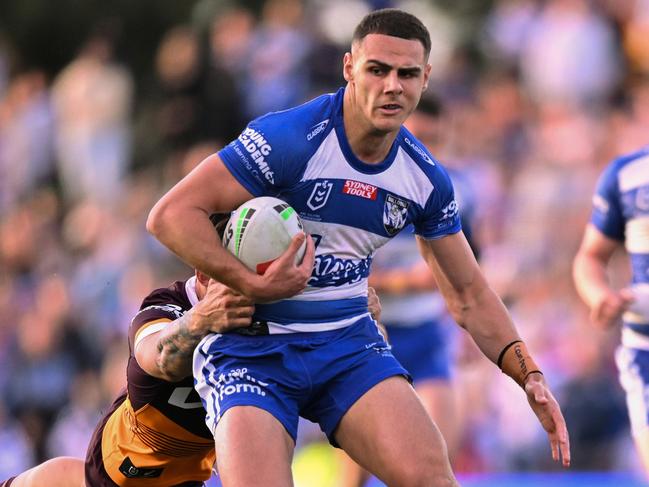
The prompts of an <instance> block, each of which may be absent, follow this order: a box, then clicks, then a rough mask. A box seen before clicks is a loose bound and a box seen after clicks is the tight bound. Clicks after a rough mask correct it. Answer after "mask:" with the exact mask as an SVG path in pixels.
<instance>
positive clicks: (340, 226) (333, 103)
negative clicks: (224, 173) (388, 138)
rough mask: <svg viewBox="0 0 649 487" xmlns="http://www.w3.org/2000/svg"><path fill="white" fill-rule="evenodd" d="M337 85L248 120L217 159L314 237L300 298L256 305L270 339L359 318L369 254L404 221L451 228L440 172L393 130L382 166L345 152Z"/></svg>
mask: <svg viewBox="0 0 649 487" xmlns="http://www.w3.org/2000/svg"><path fill="white" fill-rule="evenodd" d="M343 95H344V88H341V89H340V90H339V91H338V92H337V93H335V94H329V95H323V96H320V97H318V98H316V99H314V100H312V101H310V102H308V103H306V104H304V105H301V106H299V107H296V108H293V109H290V110H286V111H283V112H276V113H271V114H268V115H265V116H263V117H261V118H259V119H256V120H254V121H253V122H251V123H250V124H249V125H248V127H247V128H246V129H245V130H244V131H243V133H242V134H241V135H240V136H239V138H238V139H236V140H235V141H233V142H232V143H230V144H229V145H228V146H227V147H225V148H224V149H223V150H221V151H220V152H219V156H220V158H221V159H222V160H223V162H224V164H225V165H226V167H227V168H228V170H229V171H230V172H231V173H232V174H233V175H234V177H235V178H236V179H237V180H238V181H239V182H240V183H241V184H242V185H243V186H244V187H245V188H246V189H247V190H248V191H249V192H250V193H252V194H253V195H254V196H275V197H278V198H281V199H283V200H285V201H287V202H288V203H289V204H290V205H291V206H292V207H293V208H294V209H295V210H296V211H297V212H298V213H299V215H300V217H301V218H302V220H303V223H304V227H305V231H306V232H307V233H309V234H311V236H312V237H313V239H314V242H315V244H316V256H315V263H314V268H313V273H312V276H311V279H310V280H309V283H308V286H307V288H306V289H305V291H304V292H302V293H301V294H300V295H298V296H295V297H294V298H292V299H290V300H284V301H280V302H278V303H273V304H266V305H257V306H256V311H255V319H257V320H261V321H266V322H268V324H269V327H270V329H271V333H291V332H300V331H326V330H333V329H337V328H343V327H345V326H349V325H351V324H352V323H354V322H355V321H356V320H358V319H359V318H360V317H361V316H364V315H367V314H368V312H367V277H368V275H369V272H370V264H371V262H372V257H373V255H374V252H375V250H376V249H377V248H379V247H381V246H382V245H383V244H385V243H386V242H387V241H388V240H390V239H391V238H392V237H394V236H395V235H396V234H397V233H399V232H400V231H401V230H402V229H404V228H405V227H407V226H408V225H410V224H412V225H413V227H414V229H415V232H416V233H417V234H418V235H420V236H422V237H424V238H426V239H435V238H440V237H443V236H445V235H449V234H453V233H456V232H458V231H460V229H461V224H460V219H459V216H458V207H457V203H456V201H455V198H454V193H453V186H452V184H451V182H450V179H449V177H448V174H447V173H446V171H445V169H444V168H442V167H441V166H440V165H439V163H438V162H437V161H435V160H434V159H433V157H432V156H431V155H430V153H429V152H428V151H427V150H426V148H425V147H424V146H423V145H422V144H421V143H420V142H419V141H418V140H416V139H415V138H414V137H413V136H412V134H410V132H408V131H407V130H406V129H405V128H403V127H402V128H401V130H400V131H399V134H398V135H397V137H396V140H395V141H394V143H393V145H392V148H391V150H390V152H389V154H388V155H387V157H386V158H385V160H384V161H382V162H381V163H378V164H367V163H365V162H363V161H361V160H359V159H358V158H357V157H356V156H355V155H354V153H353V152H352V150H351V147H350V145H349V142H348V140H347V137H346V135H345V128H344V125H343V113H342V111H343Z"/></svg>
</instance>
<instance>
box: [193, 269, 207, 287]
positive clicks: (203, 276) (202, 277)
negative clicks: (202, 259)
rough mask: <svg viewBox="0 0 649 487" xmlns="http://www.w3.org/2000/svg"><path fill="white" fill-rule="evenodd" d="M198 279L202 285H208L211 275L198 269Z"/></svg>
mask: <svg viewBox="0 0 649 487" xmlns="http://www.w3.org/2000/svg"><path fill="white" fill-rule="evenodd" d="M196 280H197V281H198V282H200V283H201V285H203V286H205V287H207V284H208V283H209V282H210V276H208V275H207V274H203V273H202V272H201V271H199V270H197V271H196Z"/></svg>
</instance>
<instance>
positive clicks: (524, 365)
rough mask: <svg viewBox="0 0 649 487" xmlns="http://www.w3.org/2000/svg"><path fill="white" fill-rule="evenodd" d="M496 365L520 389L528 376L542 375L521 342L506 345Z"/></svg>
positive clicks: (515, 341)
mask: <svg viewBox="0 0 649 487" xmlns="http://www.w3.org/2000/svg"><path fill="white" fill-rule="evenodd" d="M497 364H498V367H499V368H500V370H502V371H503V373H504V374H507V375H508V376H509V377H511V378H512V379H514V381H515V382H516V383H517V384H518V385H519V386H521V387H524V386H525V382H527V378H528V377H529V376H530V374H533V373H535V372H537V373H539V374H541V375H542V374H543V372H541V370H540V369H539V366H538V365H536V363H535V362H534V359H533V358H532V357H531V356H530V353H529V352H528V351H527V346H526V345H525V343H523V342H522V341H521V340H514V341H513V342H511V343H509V344H507V345H506V346H505V348H503V349H502V351H501V352H500V355H498V362H497Z"/></svg>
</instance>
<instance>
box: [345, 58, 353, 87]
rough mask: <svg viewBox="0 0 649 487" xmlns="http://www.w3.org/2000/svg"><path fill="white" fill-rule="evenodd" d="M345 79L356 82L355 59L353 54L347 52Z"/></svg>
mask: <svg viewBox="0 0 649 487" xmlns="http://www.w3.org/2000/svg"><path fill="white" fill-rule="evenodd" d="M343 77H344V78H345V81H347V82H349V81H353V80H354V58H353V57H352V53H351V52H346V53H345V56H344V57H343Z"/></svg>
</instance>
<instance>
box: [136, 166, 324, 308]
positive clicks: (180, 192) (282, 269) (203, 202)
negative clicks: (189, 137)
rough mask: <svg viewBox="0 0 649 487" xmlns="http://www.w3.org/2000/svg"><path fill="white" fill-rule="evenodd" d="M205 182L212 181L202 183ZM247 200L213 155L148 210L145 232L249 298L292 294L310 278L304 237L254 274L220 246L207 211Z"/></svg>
mask: <svg viewBox="0 0 649 487" xmlns="http://www.w3.org/2000/svg"><path fill="white" fill-rule="evenodd" d="M209 181H218V184H216V185H212V184H208V183H207V182H209ZM251 198H252V195H251V194H250V193H249V192H248V191H247V190H246V189H245V188H244V187H243V186H242V185H241V184H240V183H239V182H238V181H237V180H236V179H235V178H234V177H233V176H232V174H231V173H230V171H228V170H227V168H226V167H225V166H224V164H223V162H222V161H221V159H220V157H219V156H218V155H216V154H214V155H212V156H210V157H208V158H206V159H205V160H204V161H202V162H201V163H200V164H199V165H198V166H197V167H196V168H195V169H194V170H193V171H192V172H191V173H190V174H188V175H187V176H186V177H184V178H183V179H182V180H181V181H179V182H178V183H177V184H176V185H175V186H174V187H173V188H171V189H170V190H169V192H167V194H165V195H164V196H163V197H162V198H161V199H160V201H158V202H157V203H156V205H155V206H154V207H153V209H152V210H151V213H150V214H149V218H148V220H147V230H148V231H149V232H151V233H152V234H153V235H154V236H155V237H156V238H158V239H159V240H160V241H161V242H162V243H163V244H164V245H166V246H167V247H168V248H169V249H170V250H171V251H172V252H174V253H175V254H176V255H178V256H179V257H180V258H181V259H183V260H184V261H185V262H186V263H188V264H189V265H190V266H192V267H194V268H196V269H199V270H201V271H202V272H204V273H205V274H207V275H209V276H211V277H212V278H214V279H216V280H218V281H220V282H223V283H224V284H226V285H228V286H229V287H230V288H232V289H234V290H236V291H239V292H241V293H242V294H244V295H246V296H249V297H250V298H251V299H253V300H254V301H255V302H264V301H273V300H278V299H282V298H287V297H291V296H294V295H295V294H297V293H299V292H300V291H302V290H303V289H304V287H305V286H306V282H307V280H308V279H309V277H310V276H311V269H312V268H313V259H314V246H313V242H312V240H311V238H310V237H309V236H305V235H298V236H296V237H295V238H294V241H293V242H292V245H291V246H290V247H289V249H288V250H287V251H286V254H285V255H283V256H282V257H281V258H279V259H277V261H275V262H274V263H273V265H271V266H270V267H269V268H268V270H267V271H266V273H265V274H264V275H263V276H259V275H257V274H255V273H254V272H252V271H250V270H249V269H248V268H246V267H245V266H244V265H243V264H242V263H241V262H240V261H239V260H237V259H236V258H235V257H233V256H232V255H231V254H230V253H229V252H227V251H226V250H225V249H224V248H223V245H222V244H221V241H220V240H219V238H218V236H217V235H216V233H215V232H214V227H213V225H212V223H211V222H210V221H209V218H208V217H209V215H210V214H212V213H217V212H228V211H231V210H233V209H235V208H236V207H238V206H239V205H240V204H241V203H243V202H245V201H248V200H249V199H251ZM188 235H191V237H192V238H187V236H188ZM305 238H306V240H307V248H306V252H305V255H304V259H303V260H302V263H301V264H300V265H296V264H295V262H294V259H293V258H292V257H294V255H295V253H296V252H297V249H299V247H300V246H301V244H302V242H303V241H304V239H305ZM287 254H290V257H289V255H287Z"/></svg>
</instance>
